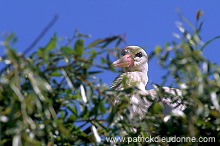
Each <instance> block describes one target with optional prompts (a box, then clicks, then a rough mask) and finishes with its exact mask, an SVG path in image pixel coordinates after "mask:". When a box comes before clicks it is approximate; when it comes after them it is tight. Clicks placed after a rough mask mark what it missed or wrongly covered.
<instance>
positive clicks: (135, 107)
mask: <svg viewBox="0 0 220 146" xmlns="http://www.w3.org/2000/svg"><path fill="white" fill-rule="evenodd" d="M121 55H122V57H121V58H120V59H119V60H117V61H115V62H113V65H114V66H115V67H122V70H123V73H122V74H121V75H119V76H118V77H117V78H116V79H115V80H114V81H113V83H112V86H111V89H114V90H117V91H120V90H123V89H125V88H126V87H133V86H135V87H137V88H138V92H136V93H134V94H132V95H130V100H131V106H130V107H129V110H130V118H132V119H134V118H138V119H142V118H143V117H144V116H145V114H146V112H147V110H148V108H149V106H150V105H151V102H149V101H148V100H147V99H146V98H141V97H140V95H150V96H151V97H152V98H155V97H156V96H158V94H157V91H156V90H155V89H151V90H145V86H146V85H147V82H148V76H147V72H148V56H147V53H146V52H145V51H144V50H143V49H142V48H140V47H138V46H127V47H125V48H124V49H123V50H122V53H121ZM163 90H164V91H165V92H167V93H170V94H173V95H177V96H180V95H181V91H180V90H178V89H174V88H168V87H163ZM117 100H118V99H116V102H118V101H117ZM161 102H162V104H163V108H164V110H163V113H164V115H168V114H171V113H172V111H174V110H183V109H184V108H183V107H180V106H179V105H177V104H175V103H174V104H173V103H171V101H170V100H169V99H165V98H163V99H162V101H161Z"/></svg>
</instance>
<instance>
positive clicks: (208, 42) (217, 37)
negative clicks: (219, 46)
mask: <svg viewBox="0 0 220 146" xmlns="http://www.w3.org/2000/svg"><path fill="white" fill-rule="evenodd" d="M219 38H220V36H216V37H214V38H212V39H211V40H209V41H207V42H206V43H205V44H204V45H203V46H202V48H201V51H203V50H204V48H205V47H206V46H207V45H208V44H210V43H211V42H212V41H214V40H216V39H219Z"/></svg>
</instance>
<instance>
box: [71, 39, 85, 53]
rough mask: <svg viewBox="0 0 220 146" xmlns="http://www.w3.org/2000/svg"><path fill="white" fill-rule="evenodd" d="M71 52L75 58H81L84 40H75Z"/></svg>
mask: <svg viewBox="0 0 220 146" xmlns="http://www.w3.org/2000/svg"><path fill="white" fill-rule="evenodd" d="M73 51H74V52H73V53H74V55H75V57H81V56H82V54H83V51H84V40H82V39H79V40H77V41H76V43H75V46H74V50H73Z"/></svg>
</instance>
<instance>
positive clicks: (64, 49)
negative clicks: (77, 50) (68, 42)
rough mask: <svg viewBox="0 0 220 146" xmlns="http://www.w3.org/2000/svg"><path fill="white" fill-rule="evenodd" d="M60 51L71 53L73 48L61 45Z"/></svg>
mask: <svg viewBox="0 0 220 146" xmlns="http://www.w3.org/2000/svg"><path fill="white" fill-rule="evenodd" d="M60 51H61V52H63V53H65V54H73V52H74V51H73V50H72V49H71V48H69V47H67V46H63V47H61V48H60Z"/></svg>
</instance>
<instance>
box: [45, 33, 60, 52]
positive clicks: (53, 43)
mask: <svg viewBox="0 0 220 146" xmlns="http://www.w3.org/2000/svg"><path fill="white" fill-rule="evenodd" d="M56 44H57V36H56V34H54V36H53V37H52V38H51V39H50V41H49V43H48V44H47V45H46V47H45V48H44V50H45V52H47V51H49V50H52V49H53V48H54V47H56Z"/></svg>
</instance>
